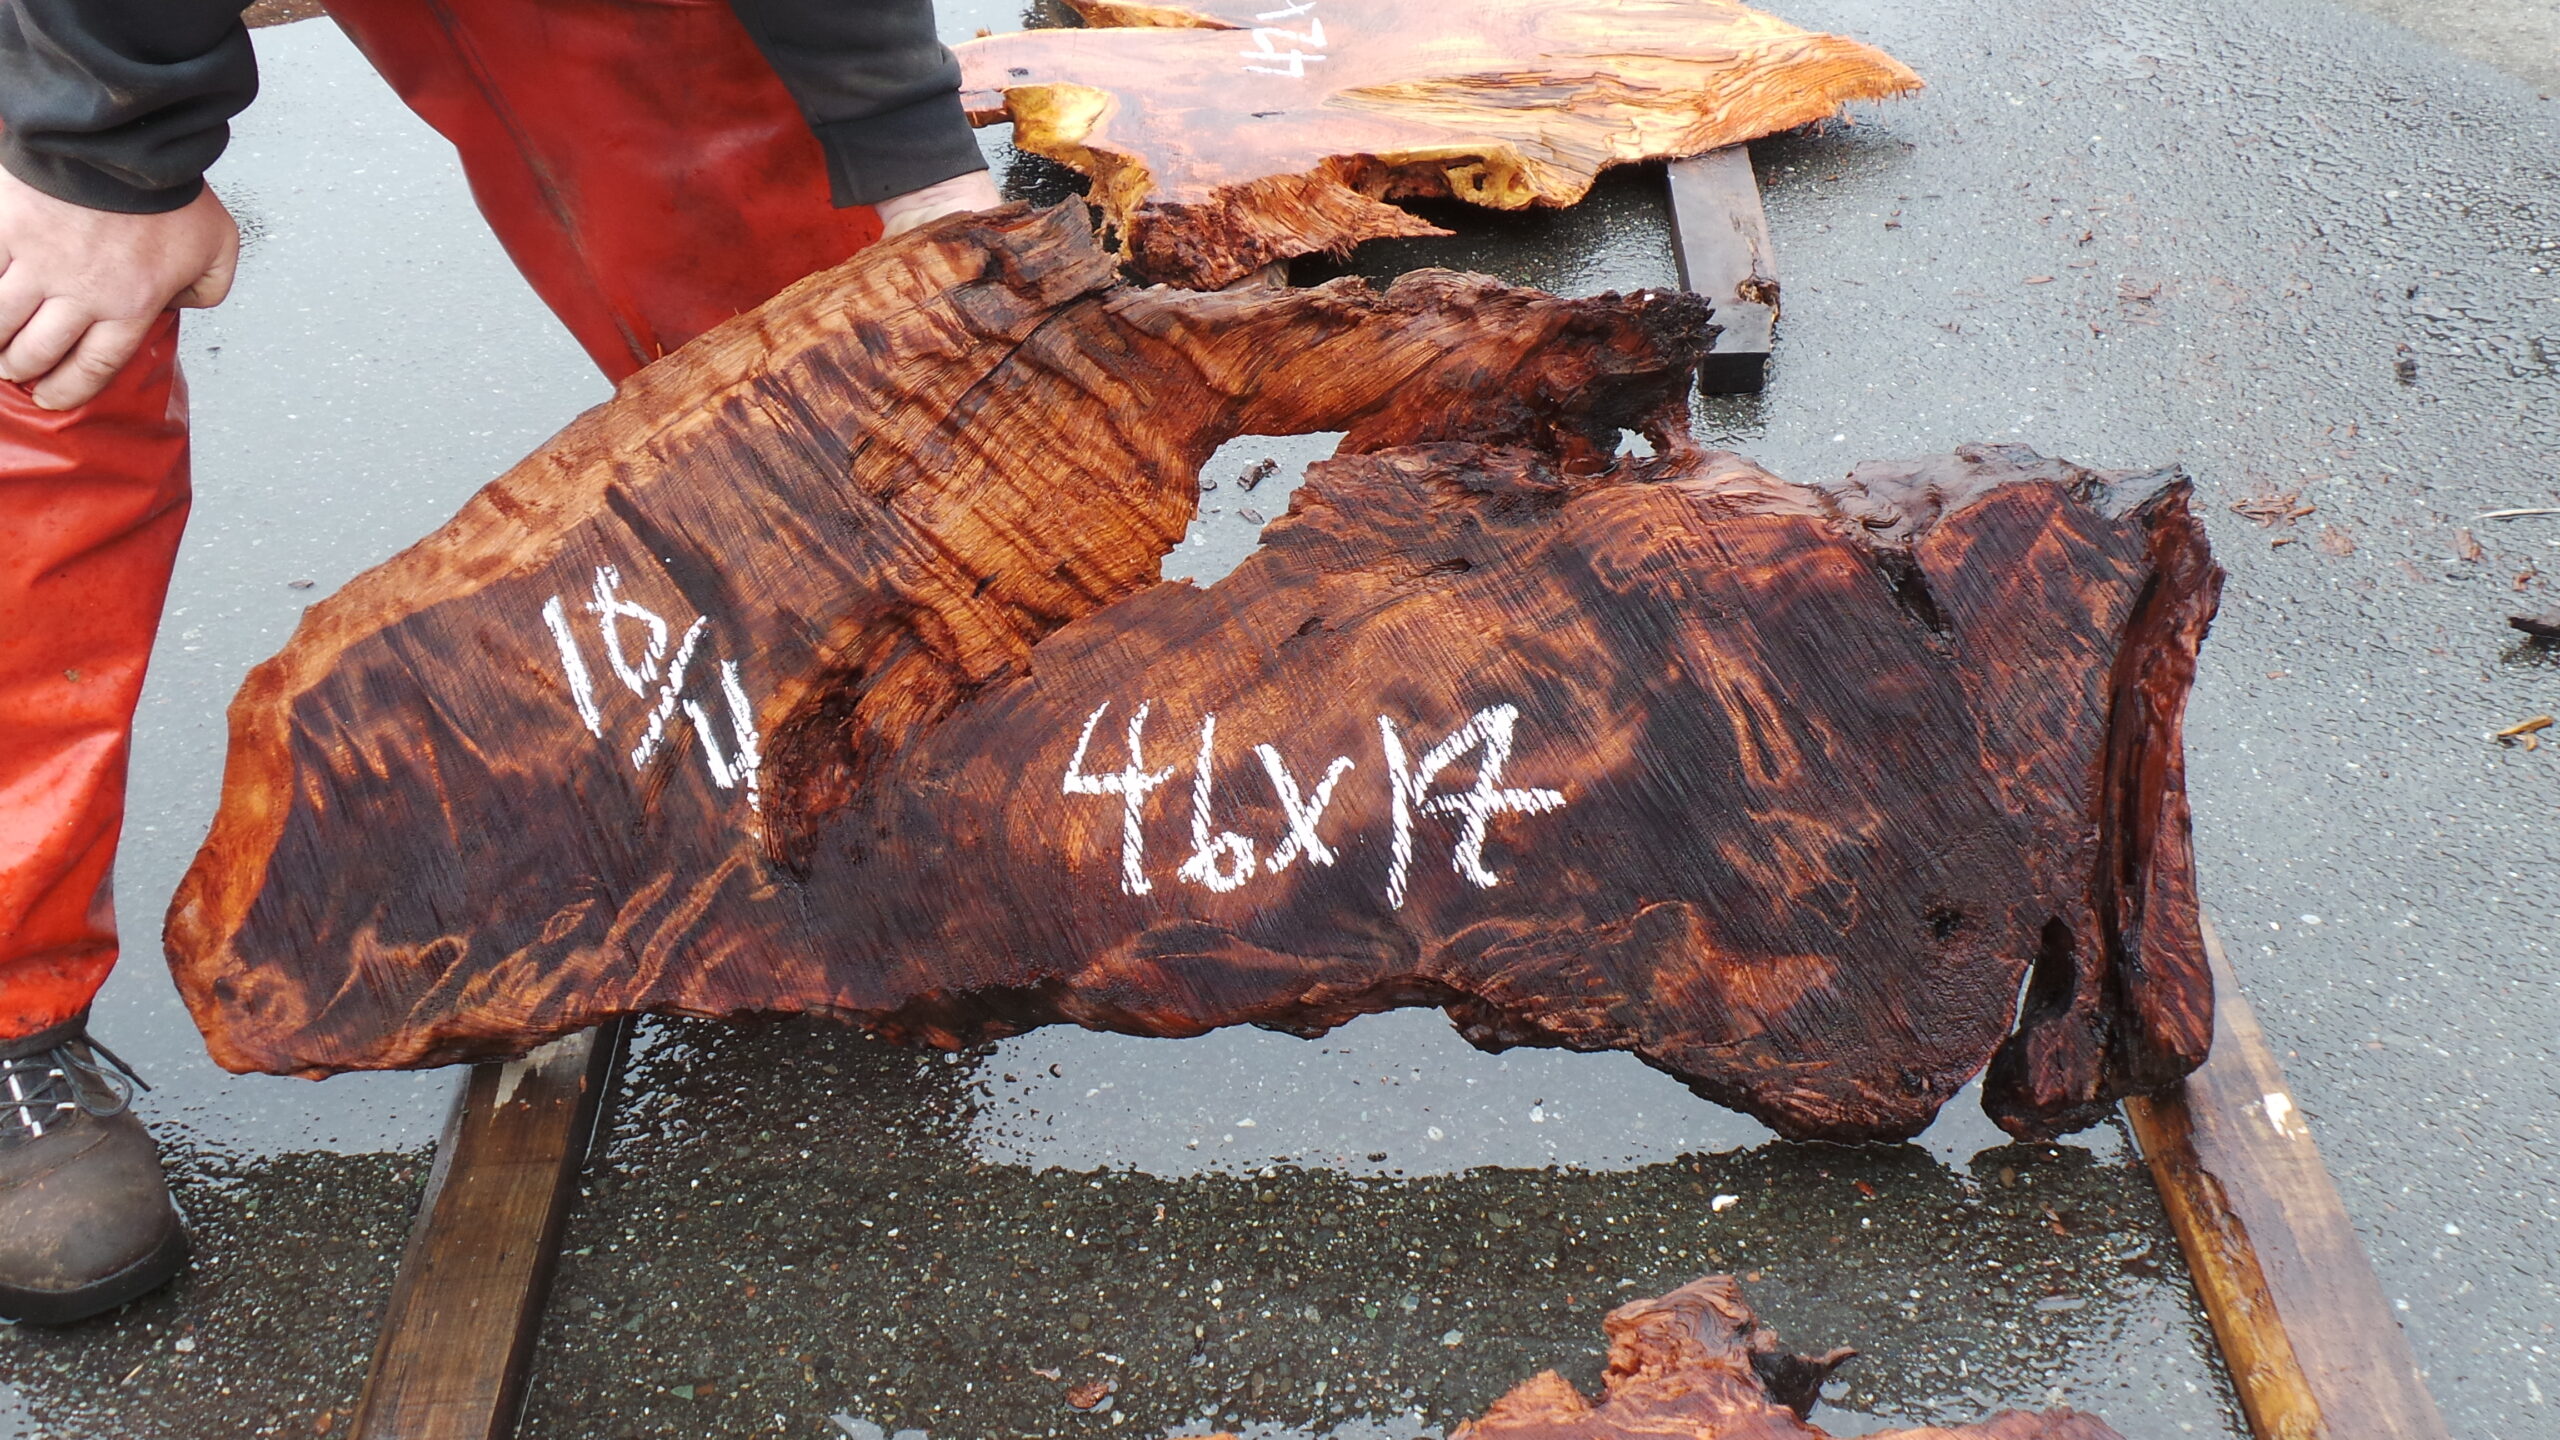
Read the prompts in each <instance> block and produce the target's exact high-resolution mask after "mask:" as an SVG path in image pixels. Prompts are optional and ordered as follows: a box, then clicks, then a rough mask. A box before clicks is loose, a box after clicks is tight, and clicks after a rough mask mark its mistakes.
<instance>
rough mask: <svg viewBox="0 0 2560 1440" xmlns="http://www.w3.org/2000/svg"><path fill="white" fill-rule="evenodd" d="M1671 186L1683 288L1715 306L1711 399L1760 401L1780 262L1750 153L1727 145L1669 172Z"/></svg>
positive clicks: (1707, 362)
mask: <svg viewBox="0 0 2560 1440" xmlns="http://www.w3.org/2000/svg"><path fill="white" fill-rule="evenodd" d="M1664 169H1665V172H1666V174H1667V175H1668V177H1669V180H1670V184H1671V246H1672V252H1673V254H1674V255H1675V256H1676V257H1677V258H1678V260H1679V262H1680V283H1681V285H1682V286H1683V287H1685V288H1686V289H1688V290H1689V291H1691V292H1692V293H1695V294H1699V295H1704V296H1706V297H1707V299H1708V300H1709V301H1710V302H1711V303H1713V304H1714V306H1715V311H1716V315H1715V320H1716V324H1717V325H1719V326H1721V327H1723V333H1721V334H1719V335H1717V336H1716V344H1715V349H1714V350H1712V351H1710V352H1709V353H1708V355H1707V357H1706V358H1705V359H1704V360H1702V361H1700V362H1699V364H1698V388H1699V389H1700V390H1703V391H1705V392H1706V393H1708V394H1710V395H1745V394H1756V393H1758V391H1759V390H1760V387H1761V386H1762V385H1764V384H1766V383H1767V380H1768V363H1769V348H1770V345H1771V343H1772V342H1773V341H1774V340H1775V338H1776V335H1777V326H1778V262H1777V260H1776V258H1775V256H1774V255H1773V254H1772V252H1771V251H1770V248H1769V217H1768V216H1767V214H1766V213H1764V212H1763V211H1762V210H1761V208H1760V182H1759V178H1758V177H1757V176H1756V175H1754V174H1753V173H1752V170H1751V150H1750V147H1748V146H1744V145H1728V146H1726V147H1725V148H1724V149H1722V150H1711V151H1709V152H1707V153H1706V154H1704V155H1693V156H1691V157H1689V158H1688V159H1685V160H1674V161H1672V162H1671V163H1670V164H1669V165H1667V166H1665V167H1664Z"/></svg>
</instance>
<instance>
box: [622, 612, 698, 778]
mask: <svg viewBox="0 0 2560 1440" xmlns="http://www.w3.org/2000/svg"><path fill="white" fill-rule="evenodd" d="M710 628H711V620H710V618H709V617H708V616H696V617H695V618H694V622H693V623H692V624H691V625H688V626H686V627H685V632H684V639H682V640H680V641H678V642H676V657H675V659H674V660H672V661H670V662H668V664H667V679H666V683H665V684H663V685H660V686H659V687H658V703H657V704H656V705H655V706H653V707H651V709H650V711H649V729H648V733H646V734H644V735H642V736H641V737H640V743H639V744H638V745H636V746H634V747H632V750H631V768H632V769H634V770H646V769H648V768H649V762H650V761H651V760H654V759H656V758H657V755H658V746H659V744H660V743H661V742H663V741H664V740H665V739H666V738H667V722H668V721H670V720H673V719H674V718H676V702H677V700H678V699H679V698H680V697H681V696H682V694H683V692H684V672H685V667H687V666H689V665H691V664H692V663H693V650H694V647H695V646H696V645H699V644H701V643H702V632H703V631H705V630H708V629H710Z"/></svg>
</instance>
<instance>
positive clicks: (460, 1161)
mask: <svg viewBox="0 0 2560 1440" xmlns="http://www.w3.org/2000/svg"><path fill="white" fill-rule="evenodd" d="M623 1030H624V1026H623V1025H622V1024H621V1023H620V1022H616V1023H614V1024H611V1025H608V1026H606V1027H605V1028H603V1029H601V1030H589V1031H582V1032H580V1033H579V1034H576V1035H571V1036H568V1037H566V1038H563V1039H560V1040H555V1041H553V1042H551V1043H550V1044H548V1045H545V1046H544V1047H542V1048H541V1049H539V1050H537V1051H535V1052H534V1053H533V1054H531V1055H529V1056H527V1057H525V1058H524V1059H522V1060H514V1061H509V1062H507V1063H505V1064H491V1065H480V1066H475V1067H473V1069H472V1070H471V1072H470V1073H469V1074H468V1075H467V1076H466V1077H465V1078H464V1081H463V1086H462V1093H461V1095H460V1096H458V1097H457V1098H456V1100H455V1104H454V1110H453V1117H452V1119H451V1120H450V1121H448V1122H447V1124H446V1126H445V1134H444V1140H443V1143H442V1144H440V1145H439V1146H438V1147H437V1149H436V1163H435V1169H434V1170H433V1171H432V1172H431V1173H430V1174H429V1176H428V1179H427V1188H426V1195H425V1197H424V1199H423V1200H422V1201H421V1202H420V1204H419V1209H418V1220H417V1224H416V1226H415V1227H414V1229H413V1230H412V1231H411V1233H410V1237H409V1246H408V1250H407V1251H406V1253H404V1254H403V1255H402V1256H401V1260H400V1274H399V1278H398V1280H397V1281H395V1282H394V1283H393V1286H392V1290H391V1302H390V1304H389V1305H388V1306H387V1307H386V1308H385V1311H384V1314H383V1320H382V1331H381V1334H380V1335H379V1337H378V1338H377V1339H376V1341H375V1345H374V1353H373V1363H372V1365H371V1367H370V1368H369V1369H368V1370H367V1372H366V1375H365V1384H364V1391H363V1394H362V1395H361V1396H360V1397H359V1398H358V1400H357V1402H356V1410H355V1416H354V1419H353V1421H352V1422H351V1423H350V1425H349V1428H348V1435H349V1436H350V1440H507V1437H508V1436H511V1435H513V1434H514V1433H515V1428H516V1417H517V1414H518V1413H519V1412H520V1411H521V1410H522V1408H523V1402H524V1385H525V1379H526V1376H527V1374H528V1373H529V1370H530V1367H531V1364H532V1359H533V1339H534V1334H535V1332H536V1329H537V1322H538V1321H539V1320H540V1319H541V1316H542V1305H543V1300H544V1298H545V1297H546V1295H547V1294H548V1293H549V1291H550V1288H551V1274H552V1268H553V1264H554V1262H555V1260H556V1259H557V1257H558V1254H559V1246H560V1234H561V1227H562V1226H563V1225H565V1224H566V1223H567V1220H568V1213H569V1205H570V1202H571V1200H572V1198H573V1197H574V1195H575V1193H576V1189H577V1178H578V1170H579V1165H580V1162H582V1161H583V1160H584V1159H585V1158H586V1154H587V1146H588V1143H589V1142H590V1140H591V1139H592V1138H593V1137H594V1135H595V1131H596V1126H597V1123H598V1119H599V1116H600V1114H601V1112H602V1109H603V1101H604V1096H605V1091H606V1088H607V1087H608V1086H609V1085H610V1084H611V1082H612V1075H613V1067H614V1058H615V1052H616V1050H617V1049H618V1048H619V1045H620V1043H621V1037H622V1034H623Z"/></svg>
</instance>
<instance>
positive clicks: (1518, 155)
mask: <svg viewBox="0 0 2560 1440" xmlns="http://www.w3.org/2000/svg"><path fill="white" fill-rule="evenodd" d="M1070 3H1071V4H1074V5H1075V6H1076V8H1077V9H1078V10H1079V11H1081V12H1082V14H1083V16H1084V18H1085V20H1086V22H1087V24H1088V26H1089V27H1091V28H1087V29H1082V30H1039V31H1030V32H1026V33H1022V34H1015V35H999V36H992V37H988V38H984V39H980V40H975V41H971V42H969V43H967V44H964V45H962V46H960V47H958V49H959V55H960V60H961V66H962V73H963V79H962V87H963V98H964V100H965V101H966V103H967V104H968V106H969V109H970V112H971V114H972V117H973V118H975V119H977V120H978V121H979V122H980V123H982V124H992V123H996V122H999V121H1004V120H1010V121H1012V122H1013V125H1014V144H1016V145H1017V146H1020V147H1021V148H1023V149H1025V150H1029V151H1031V152H1033V153H1035V154H1040V155H1046V156H1048V157H1050V158H1052V159H1054V160H1058V161H1060V162H1062V163H1065V164H1067V165H1071V166H1073V167H1075V168H1076V169H1078V170H1081V171H1083V172H1084V173H1085V174H1087V175H1090V176H1091V177H1093V182H1094V185H1093V197H1094V199H1095V200H1096V201H1097V202H1098V203H1099V204H1100V205H1101V206H1102V208H1103V212H1104V214H1105V215H1106V217H1107V218H1108V219H1109V220H1110V222H1111V224H1112V225H1113V226H1115V227H1116V228H1117V229H1118V230H1119V232H1120V235H1121V237H1122V242H1123V245H1124V249H1125V253H1126V254H1127V256H1128V258H1129V260H1130V261H1131V263H1132V264H1133V265H1134V266H1135V267H1136V268H1137V270H1138V271H1139V273H1140V274H1142V275H1144V276H1146V277H1147V278H1149V279H1154V280H1161V281H1165V282H1167V283H1171V284H1177V285H1187V286H1191V287H1194V288H1198V289H1211V288H1215V287H1217V286H1220V285H1224V284H1227V283H1229V282H1230V281H1233V280H1236V279H1239V278H1241V277H1243V276H1245V275H1247V274H1250V273H1252V272H1253V271H1255V270H1257V269H1260V268H1261V267H1262V266H1264V265H1267V264H1269V263H1271V262H1273V261H1275V260H1285V259H1288V258H1289V257H1291V256H1296V255H1307V254H1313V253H1316V252H1319V251H1327V252H1333V253H1342V252H1346V251H1348V250H1349V249H1350V248H1351V247H1352V246H1353V245H1355V244H1357V243H1359V242H1360V241H1362V240H1370V239H1377V238H1381V237H1384V236H1393V235H1437V234H1444V233H1446V232H1444V231H1441V230H1439V229H1437V228H1435V227H1433V226H1431V225H1429V224H1427V223H1425V222H1424V221H1422V220H1421V219H1420V218H1419V217H1417V216H1415V215H1413V214H1412V213H1411V212H1409V211H1406V210H1404V209H1401V208H1399V207H1397V206H1395V205H1392V204H1388V203H1386V202H1387V201H1390V200H1394V199H1398V198H1404V197H1442V196H1455V197H1457V198H1459V199H1462V200H1467V201H1471V202H1473V203H1475V204H1479V205H1487V206H1492V207H1495V208H1497V209H1505V210H1516V209H1520V208H1523V207H1526V206H1531V205H1570V204H1572V203H1574V202H1575V201H1577V200H1580V199H1581V198H1582V196H1583V195H1584V193H1585V192H1587V191H1588V190H1589V189H1590V188H1591V182H1592V179H1593V177H1594V176H1596V175H1597V174H1598V173H1599V172H1600V171H1601V170H1602V169H1604V168H1606V167H1608V166H1611V165H1623V164H1627V163H1629V162H1631V161H1637V160H1649V159H1661V158H1665V157H1672V156H1681V155H1696V154H1700V153H1703V152H1705V151H1709V150H1714V149H1718V148H1720V147H1723V146H1727V145H1734V144H1738V143H1740V142H1742V141H1745V140H1750V139H1754V138H1756V137H1758V136H1762V135H1768V134H1773V133H1775V132H1777V131H1780V130H1785V129H1789V128H1791V127H1794V126H1797V125H1802V124H1805V123H1807V122H1810V121H1814V120H1819V119H1822V118H1824V117H1826V116H1829V115H1831V114H1833V113H1834V112H1836V111H1837V110H1839V108H1840V107H1841V106H1842V105H1844V104H1846V103H1848V102H1850V101H1852V100H1869V99H1878V98H1882V97H1885V96H1889V95H1898V94H1902V93H1905V92H1907V91H1910V90H1914V89H1917V88H1918V87H1919V85H1920V79H1919V77H1918V76H1916V75H1914V74H1912V73H1911V71H1910V70H1909V69H1907V68H1905V67H1904V66H1903V65H1902V64H1901V63H1900V62H1898V61H1896V60H1894V59H1893V58H1892V57H1891V56H1888V55H1886V54H1884V53H1883V52H1881V51H1879V50H1876V49H1873V48H1872V47H1869V46H1866V45H1861V44H1859V43H1857V42H1856V41H1853V40H1847V39H1843V38H1841V37H1839V36H1836V35H1823V34H1817V33H1814V32H1810V31H1805V30H1800V29H1797V28H1796V27H1794V26H1792V25H1789V24H1787V23H1786V22H1784V21H1781V20H1778V19H1776V18H1774V17H1772V16H1769V15H1765V14H1762V13H1761V12H1759V11H1756V10H1753V9H1750V8H1748V7H1746V6H1744V5H1740V4H1736V3H1732V0H1479V3H1476V4H1471V5H1467V6H1464V7H1451V6H1446V5H1433V4H1427V3H1403V0H1392V3H1391V0H1185V3H1178V4H1177V3H1166V4H1130V3H1123V0H1070Z"/></svg>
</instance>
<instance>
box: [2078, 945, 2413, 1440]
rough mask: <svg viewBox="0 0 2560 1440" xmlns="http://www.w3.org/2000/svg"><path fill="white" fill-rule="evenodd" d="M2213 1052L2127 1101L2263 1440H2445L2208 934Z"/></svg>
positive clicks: (2298, 1113) (2323, 1170)
mask: <svg viewBox="0 0 2560 1440" xmlns="http://www.w3.org/2000/svg"><path fill="white" fill-rule="evenodd" d="M2205 948H2206V952H2207V954H2208V955H2209V956H2210V957H2211V960H2212V963H2213V974H2214V991H2215V1016H2214V1036H2213V1052H2212V1055H2211V1057H2210V1058H2209V1059H2207V1060H2206V1061H2205V1063H2204V1065H2203V1067H2202V1068H2201V1069H2199V1070H2197V1071H2196V1072H2195V1073H2194V1074H2192V1075H2190V1076H2188V1077H2187V1079H2186V1081H2185V1083H2184V1084H2183V1085H2182V1086H2180V1088H2179V1089H2178V1090H2177V1091H2175V1092H2173V1093H2170V1094H2168V1095H2163V1096H2159V1097H2154V1098H2149V1099H2143V1098H2136V1099H2133V1100H2129V1101H2127V1102H2126V1103H2125V1114H2126V1117H2127V1118H2128V1119H2129V1120H2130V1121H2131V1122H2132V1125H2133V1134H2134V1139H2135V1141H2136V1142H2137V1143H2138V1144H2139V1145H2140V1146H2141V1147H2142V1153H2143V1155H2144V1157H2145V1158H2146V1159H2148V1160H2149V1161H2150V1164H2151V1174H2152V1178H2153V1179H2154V1180H2155V1181H2156V1182H2157V1183H2158V1185H2159V1188H2160V1198H2161V1201H2162V1203H2163V1205H2164V1206H2165V1207H2166V1208H2167V1210H2168V1212H2169V1221H2170V1224H2171V1225H2172V1226H2173V1227H2174V1228H2175V1229H2176V1230H2177V1232H2178V1240H2179V1243H2180V1245H2181V1247H2182V1248H2184V1250H2185V1251H2186V1256H2187V1268H2188V1270H2189V1272H2190V1273H2192V1274H2193V1275H2194V1277H2195V1285H2196V1292H2197V1294H2198V1295H2199V1296H2200V1297H2202V1299H2203V1301H2204V1306H2205V1310H2206V1313H2207V1314H2208V1315H2209V1316H2210V1317H2211V1319H2212V1322H2213V1333H2214V1337H2215V1339H2216V1340H2217V1341H2219V1342H2220V1345H2221V1348H2222V1354H2223V1359H2224V1361H2225V1363H2226V1364H2227V1365H2228V1366H2229V1368H2230V1371H2231V1379H2232V1384H2233V1385H2234V1387H2235V1388H2236V1389H2237V1390H2238V1391H2239V1393H2240V1403H2241V1408H2242V1409H2243V1410H2244V1411H2246V1412H2247V1414H2248V1417H2249V1428H2250V1430H2251V1432H2252V1433H2253V1434H2254V1435H2255V1436H2256V1437H2257V1440H2447V1433H2446V1430H2445V1425H2444V1418H2443V1416H2441V1415H2440V1414H2438V1413H2437V1411H2436V1404H2435V1399H2434V1397H2433V1396H2431V1395H2429V1394H2428V1393H2427V1386H2426V1381H2425V1380H2424V1379H2423V1378H2422V1377H2421V1376H2420V1375H2419V1372H2418V1362H2417V1357H2416V1355H2415V1354H2414V1353H2413V1352H2412V1351H2411V1350H2410V1348H2409V1341H2408V1337H2407V1336H2405V1335H2404V1334H2402V1333H2401V1330H2400V1326H2399V1323H2398V1322H2397V1321H2396V1320H2394V1319H2393V1318H2392V1315H2391V1309H2390V1305H2389V1303H2388V1302H2387V1301H2386V1300H2385V1299H2384V1298H2383V1294H2382V1285H2381V1282H2380V1281H2379V1280H2378V1279H2377V1278H2376V1277H2375V1275H2374V1270H2373V1262H2372V1261H2371V1259H2370V1258H2368V1257H2367V1256H2366V1254H2365V1251H2364V1246H2363V1244H2362V1242H2360V1241H2359V1240H2358V1239H2357V1238H2356V1233H2355V1228H2354V1226H2353V1225H2352V1224H2351V1223H2350V1222H2349V1221H2348V1219H2347V1213H2346V1209H2345V1207H2344V1206H2342V1205H2341V1204H2340V1203H2339V1200H2338V1191H2337V1187H2336V1186H2335V1185H2334V1184H2333V1183H2331V1181H2330V1178H2329V1172H2328V1169H2327V1167H2326V1166H2324V1165H2323V1164H2322V1163H2321V1161H2320V1150H2319V1147H2318V1146H2317V1145H2315V1144H2313V1143H2312V1139H2311V1130H2310V1127H2309V1126H2308V1125H2307V1124H2306V1123H2305V1122H2304V1119H2303V1115H2302V1110H2301V1107H2300V1106H2298V1105H2296V1104H2295V1103H2294V1100H2293V1093H2292V1091H2290V1090H2289V1089H2287V1088H2286V1086H2285V1082H2284V1072H2283V1071H2282V1070H2281V1069H2280V1068H2279V1067H2278V1066H2277V1064H2276V1059H2275V1055H2274V1054H2273V1052H2271V1051H2270V1050H2269V1049H2268V1048H2267V1041H2266V1036H2265V1035H2264V1033H2262V1032H2261V1031H2260V1030H2259V1029H2258V1019H2257V1016H2256V1015H2255V1014H2254V1013H2253V1012H2252V1011H2251V1010H2250V1008H2249V1002H2248V1001H2247V1000H2246V999H2244V998H2243V997H2242V996H2241V994H2240V986H2239V981H2238V977H2237V976H2236V975H2235V974H2234V973H2233V972H2232V969H2231V964H2230V961H2229V960H2228V959H2227V958H2225V957H2224V955H2223V953H2222V941H2221V938H2220V937H2219V936H2217V935H2216V934H2214V932H2213V930H2212V927H2211V926H2209V925H2208V926H2207V927H2206V930H2205Z"/></svg>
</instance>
